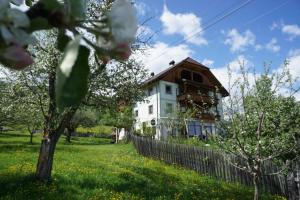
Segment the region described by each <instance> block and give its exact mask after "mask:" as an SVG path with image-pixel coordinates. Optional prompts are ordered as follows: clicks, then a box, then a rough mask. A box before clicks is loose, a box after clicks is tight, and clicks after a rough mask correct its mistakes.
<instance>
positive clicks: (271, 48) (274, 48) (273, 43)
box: [266, 38, 280, 53]
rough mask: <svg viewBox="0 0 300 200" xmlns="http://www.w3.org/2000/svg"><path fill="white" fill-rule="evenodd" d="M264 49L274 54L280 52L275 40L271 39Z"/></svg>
mask: <svg viewBox="0 0 300 200" xmlns="http://www.w3.org/2000/svg"><path fill="white" fill-rule="evenodd" d="M266 49H267V50H269V51H272V52H274V53H276V52H278V51H280V46H279V45H278V44H277V39H276V38H272V39H271V41H270V42H269V43H267V44H266Z"/></svg>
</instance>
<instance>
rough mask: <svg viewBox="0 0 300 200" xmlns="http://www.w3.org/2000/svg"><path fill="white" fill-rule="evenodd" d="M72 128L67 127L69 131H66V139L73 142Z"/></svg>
mask: <svg viewBox="0 0 300 200" xmlns="http://www.w3.org/2000/svg"><path fill="white" fill-rule="evenodd" d="M72 132H73V131H72V129H71V128H68V127H67V132H66V141H67V142H69V143H71V134H72Z"/></svg>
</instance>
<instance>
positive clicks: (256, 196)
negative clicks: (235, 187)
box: [253, 175, 259, 200]
mask: <svg viewBox="0 0 300 200" xmlns="http://www.w3.org/2000/svg"><path fill="white" fill-rule="evenodd" d="M253 185H254V197H253V199H254V200H258V199H259V179H258V176H257V175H253Z"/></svg>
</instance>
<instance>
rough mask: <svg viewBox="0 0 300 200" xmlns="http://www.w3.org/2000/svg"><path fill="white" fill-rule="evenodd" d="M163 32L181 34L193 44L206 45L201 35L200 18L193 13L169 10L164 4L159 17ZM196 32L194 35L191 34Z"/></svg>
mask: <svg viewBox="0 0 300 200" xmlns="http://www.w3.org/2000/svg"><path fill="white" fill-rule="evenodd" d="M160 20H161V22H162V25H163V32H164V33H165V34H168V35H171V34H179V35H181V36H183V38H184V39H186V40H187V42H189V43H192V44H195V45H199V46H201V45H207V40H206V39H205V38H204V37H203V32H201V30H202V24H201V23H202V22H201V18H200V17H198V16H197V15H195V14H194V13H177V14H174V13H172V12H170V11H169V9H168V8H167V6H166V5H164V10H163V13H162V15H161V17H160ZM195 33H198V34H197V35H195V36H194V37H190V36H191V35H192V34H195Z"/></svg>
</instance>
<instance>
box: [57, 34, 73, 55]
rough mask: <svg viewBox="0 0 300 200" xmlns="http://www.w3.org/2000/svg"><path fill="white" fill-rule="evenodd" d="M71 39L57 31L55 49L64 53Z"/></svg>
mask: <svg viewBox="0 0 300 200" xmlns="http://www.w3.org/2000/svg"><path fill="white" fill-rule="evenodd" d="M70 40H71V38H70V37H69V36H67V35H66V34H65V33H64V32H63V31H59V33H58V36H57V48H58V50H60V51H62V52H63V51H64V50H65V47H66V46H67V44H68V43H69V42H70Z"/></svg>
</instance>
